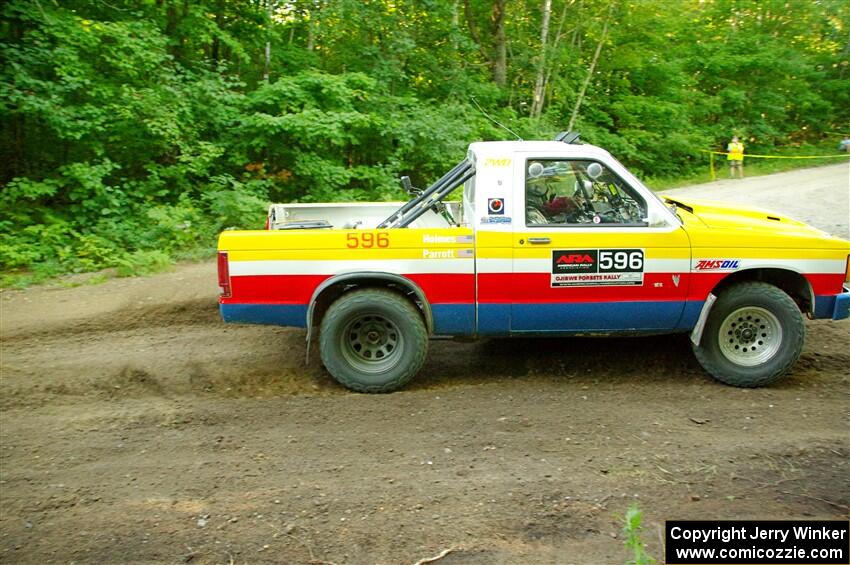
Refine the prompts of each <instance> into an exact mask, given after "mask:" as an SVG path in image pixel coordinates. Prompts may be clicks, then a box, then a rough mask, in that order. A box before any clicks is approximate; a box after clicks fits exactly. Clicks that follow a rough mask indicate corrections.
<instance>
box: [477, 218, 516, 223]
mask: <svg viewBox="0 0 850 565" xmlns="http://www.w3.org/2000/svg"><path fill="white" fill-rule="evenodd" d="M481 223H482V224H509V223H511V217H510V216H484V217H482V218H481Z"/></svg>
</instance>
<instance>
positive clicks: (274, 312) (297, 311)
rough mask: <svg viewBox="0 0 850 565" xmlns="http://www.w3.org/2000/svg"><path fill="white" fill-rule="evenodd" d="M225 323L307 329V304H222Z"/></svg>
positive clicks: (220, 309) (220, 307)
mask: <svg viewBox="0 0 850 565" xmlns="http://www.w3.org/2000/svg"><path fill="white" fill-rule="evenodd" d="M219 311H220V312H221V317H222V318H223V319H224V321H225V322H233V323H235V324H269V325H273V326H292V327H295V328H306V327H307V305H306V304H220V305H219Z"/></svg>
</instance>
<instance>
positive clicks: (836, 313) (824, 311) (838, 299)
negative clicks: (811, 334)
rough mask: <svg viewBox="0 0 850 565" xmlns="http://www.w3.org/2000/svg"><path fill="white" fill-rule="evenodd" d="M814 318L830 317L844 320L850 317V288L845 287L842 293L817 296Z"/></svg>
mask: <svg viewBox="0 0 850 565" xmlns="http://www.w3.org/2000/svg"><path fill="white" fill-rule="evenodd" d="M812 317H813V318H830V319H833V320H844V319H847V318H850V289H847V288H845V289H844V292H842V293H841V294H833V295H829V296H816V297H815V311H814V313H813V314H812Z"/></svg>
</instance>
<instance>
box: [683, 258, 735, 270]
mask: <svg viewBox="0 0 850 565" xmlns="http://www.w3.org/2000/svg"><path fill="white" fill-rule="evenodd" d="M740 266H741V261H740V260H738V259H700V260H699V261H697V262H696V265H694V270H695V271H714V270H718V269H719V270H724V269H726V270H731V269H737V268H738V267H740Z"/></svg>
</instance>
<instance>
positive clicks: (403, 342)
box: [319, 289, 428, 393]
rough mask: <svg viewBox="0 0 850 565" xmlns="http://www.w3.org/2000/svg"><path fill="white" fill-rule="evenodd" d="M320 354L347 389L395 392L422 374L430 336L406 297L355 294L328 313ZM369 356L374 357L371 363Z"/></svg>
mask: <svg viewBox="0 0 850 565" xmlns="http://www.w3.org/2000/svg"><path fill="white" fill-rule="evenodd" d="M372 336H374V339H372ZM358 348H359V349H358ZM370 348H371V349H370ZM319 350H320V353H321V357H322V362H323V363H324V364H325V368H327V370H328V372H329V373H330V374H331V376H333V378H334V379H336V380H337V381H338V382H339V383H340V384H342V385H343V386H345V387H347V388H350V389H351V390H355V391H357V392H370V393H384V392H392V391H394V390H398V389H399V388H401V387H403V386H404V385H406V384H407V383H408V382H410V380H411V379H412V378H413V377H414V376H415V375H416V373H418V372H419V369H421V368H422V364H423V363H424V362H425V356H426V355H427V353H428V332H427V330H426V328H425V323H424V321H423V319H422V315H421V314H420V312H419V310H418V309H417V308H416V306H415V305H414V304H413V303H412V302H411V301H410V300H408V299H407V298H405V297H404V296H402V295H400V294H398V293H396V292H393V291H391V290H385V289H363V290H355V291H351V292H349V293H346V294H343V295H342V296H341V297H340V298H339V299H337V300H336V302H334V303H333V304H331V306H330V308H328V311H327V313H326V314H325V317H324V318H323V319H322V324H321V328H320V334H319ZM367 354H373V356H372V357H371V358H370V359H367V358H366V357H365V356H364V355H367ZM377 356H381V357H380V358H378V357H377Z"/></svg>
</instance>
